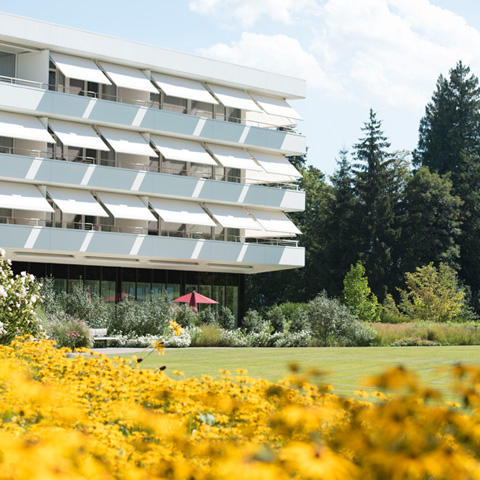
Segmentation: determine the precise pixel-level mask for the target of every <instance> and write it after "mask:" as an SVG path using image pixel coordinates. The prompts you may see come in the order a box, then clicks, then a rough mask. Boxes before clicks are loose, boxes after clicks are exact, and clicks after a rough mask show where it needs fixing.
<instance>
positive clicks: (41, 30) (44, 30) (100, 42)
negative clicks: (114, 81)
mask: <svg viewBox="0 0 480 480" xmlns="http://www.w3.org/2000/svg"><path fill="white" fill-rule="evenodd" d="M0 25H1V29H0V41H2V42H7V43H14V44H20V45H22V46H25V47H31V48H35V49H49V50H52V51H55V52H59V53H66V54H70V55H77V56H80V57H87V58H91V59H95V60H103V61H108V62H113V63H118V64H121V65H122V64H123V65H128V66H131V67H135V68H139V69H143V70H152V71H156V72H162V73H168V74H171V75H177V76H182V77H186V78H194V79H196V80H202V81H206V82H212V83H216V84H220V85H228V86H232V87H236V88H241V89H248V90H252V91H256V92H263V93H266V94H272V95H277V96H283V97H285V98H290V99H295V98H305V93H306V85H305V80H302V79H300V78H295V77H290V76H288V75H281V74H278V73H272V72H266V71H263V70H259V69H257V68H251V67H245V66H242V65H236V64H234V63H229V62H223V61H220V60H215V59H211V58H206V57H201V56H198V55H193V54H190V53H183V52H177V51H174V50H169V49H166V48H162V47H156V46H153V45H147V44H143V43H140V42H133V41H131V40H125V39H121V38H116V37H112V36H109V35H103V34H99V33H94V32H88V31H85V30H81V29H78V28H73V27H66V26H63V25H57V24H54V23H49V22H44V21H41V20H35V19H31V18H27V17H21V16H18V15H13V14H10V13H4V12H0Z"/></svg>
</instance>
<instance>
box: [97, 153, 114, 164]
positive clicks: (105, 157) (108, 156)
mask: <svg viewBox="0 0 480 480" xmlns="http://www.w3.org/2000/svg"><path fill="white" fill-rule="evenodd" d="M100 165H105V166H107V167H114V166H115V152H112V151H110V150H109V151H108V152H105V151H103V152H100Z"/></svg>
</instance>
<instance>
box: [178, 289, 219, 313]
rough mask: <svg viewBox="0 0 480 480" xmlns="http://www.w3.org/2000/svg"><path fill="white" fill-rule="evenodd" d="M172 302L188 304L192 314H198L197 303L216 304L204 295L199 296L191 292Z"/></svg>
mask: <svg viewBox="0 0 480 480" xmlns="http://www.w3.org/2000/svg"><path fill="white" fill-rule="evenodd" d="M174 302H181V303H188V305H189V306H190V307H192V310H193V311H194V312H198V308H197V304H198V303H218V302H216V301H215V300H212V299H211V298H208V297H205V296H204V295H200V294H199V293H197V292H195V291H193V292H192V293H187V294H186V295H183V296H182V297H178V298H176V299H175V300H174Z"/></svg>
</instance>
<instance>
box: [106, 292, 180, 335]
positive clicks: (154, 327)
mask: <svg viewBox="0 0 480 480" xmlns="http://www.w3.org/2000/svg"><path fill="white" fill-rule="evenodd" d="M115 313H116V314H115V315H114V316H113V318H112V319H111V322H110V324H109V326H108V333H109V335H111V334H113V335H115V334H117V335H126V336H128V337H135V336H137V337H140V336H146V335H164V334H165V333H166V330H167V328H168V324H169V322H170V320H171V319H172V317H173V313H172V305H171V304H170V303H169V302H168V300H167V299H166V298H163V297H160V298H157V299H151V300H146V301H144V302H135V301H131V300H125V301H123V302H120V303H118V304H117V305H116V312H115ZM182 326H183V324H182Z"/></svg>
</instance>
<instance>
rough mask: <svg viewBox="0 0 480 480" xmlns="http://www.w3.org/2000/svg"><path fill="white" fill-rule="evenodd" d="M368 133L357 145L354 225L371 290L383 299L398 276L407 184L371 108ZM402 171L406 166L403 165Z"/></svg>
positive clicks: (364, 130)
mask: <svg viewBox="0 0 480 480" xmlns="http://www.w3.org/2000/svg"><path fill="white" fill-rule="evenodd" d="M362 131H363V132H364V133H365V136H364V137H363V138H362V139H360V140H359V143H358V144H357V145H355V146H354V148H355V150H356V152H355V158H356V161H357V163H356V164H354V171H353V174H354V181H353V184H354V192H355V195H356V197H357V199H358V207H357V211H356V214H355V217H354V223H353V224H352V225H353V228H354V229H355V230H356V231H357V232H358V234H359V239H360V240H359V245H358V250H359V255H360V259H361V260H362V261H363V263H364V265H365V268H366V271H367V274H368V278H369V279H370V283H371V286H372V290H373V291H374V292H375V293H376V295H377V296H378V297H380V298H381V299H382V300H383V298H385V295H386V293H387V291H388V289H389V287H391V286H392V284H394V282H395V279H394V278H393V276H392V272H393V271H394V270H395V269H394V267H395V258H394V247H395V245H396V242H397V241H398V239H399V235H400V230H399V225H398V221H397V209H398V204H399V200H400V197H401V195H402V192H401V190H402V188H403V184H404V178H403V175H402V174H401V173H400V172H399V168H400V167H402V162H401V161H397V159H396V158H395V157H394V156H393V155H392V154H390V153H389V152H388V148H389V147H390V143H389V142H388V140H387V137H385V136H384V134H383V131H382V123H381V121H379V120H377V117H376V115H375V113H374V112H373V110H370V116H369V121H368V122H367V123H365V125H364V127H363V128H362ZM400 169H401V170H402V171H403V168H400Z"/></svg>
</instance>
